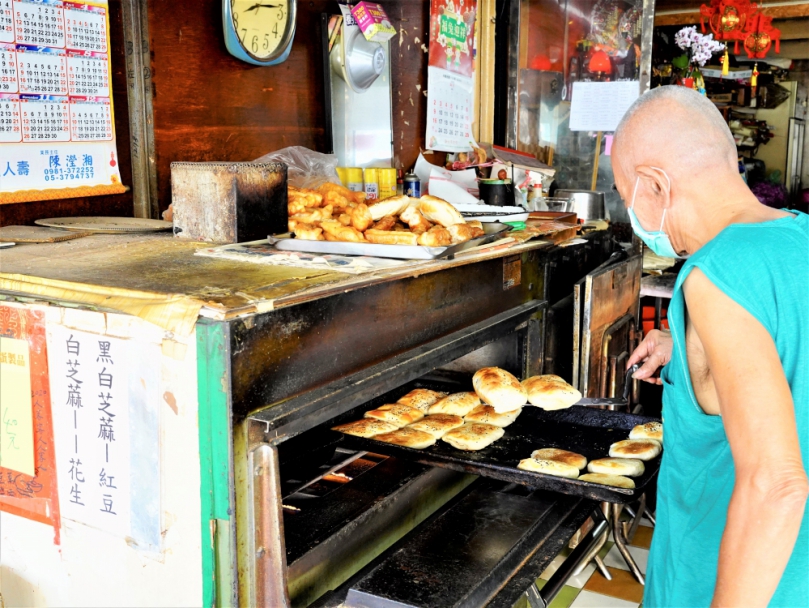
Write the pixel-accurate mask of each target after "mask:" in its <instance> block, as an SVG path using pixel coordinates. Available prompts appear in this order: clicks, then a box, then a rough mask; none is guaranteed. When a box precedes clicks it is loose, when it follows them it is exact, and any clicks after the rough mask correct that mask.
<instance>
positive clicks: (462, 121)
mask: <svg viewBox="0 0 809 608" xmlns="http://www.w3.org/2000/svg"><path fill="white" fill-rule="evenodd" d="M476 13H477V2H476V0H467V1H466V2H461V1H458V2H453V1H452V0H431V5H430V48H429V50H430V56H429V67H428V70H427V104H428V105H427V135H426V139H427V148H429V149H430V150H442V151H445V152H463V151H466V150H471V143H472V107H473V84H474V76H475V52H476V50H475V18H476Z"/></svg>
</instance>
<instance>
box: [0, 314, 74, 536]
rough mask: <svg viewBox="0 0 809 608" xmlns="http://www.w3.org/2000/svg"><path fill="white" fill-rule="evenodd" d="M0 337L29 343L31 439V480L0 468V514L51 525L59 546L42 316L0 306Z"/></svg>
mask: <svg viewBox="0 0 809 608" xmlns="http://www.w3.org/2000/svg"><path fill="white" fill-rule="evenodd" d="M0 336H2V337H3V338H11V339H13V340H25V341H26V342H27V343H28V357H29V361H30V372H31V408H32V414H33V435H34V436H33V446H34V475H33V476H31V475H27V474H25V473H22V472H20V471H16V470H13V469H9V468H3V467H0V511H6V512H8V513H13V514H15V515H19V516H20V517H27V518H28V519H33V520H34V521H38V522H41V523H44V524H50V525H52V526H53V529H54V543H56V544H59V527H60V521H59V495H58V488H57V484H56V458H55V451H54V443H53V419H52V417H51V395H50V381H49V375H48V350H47V343H46V339H45V314H44V313H43V312H40V311H35V310H29V309H26V308H16V307H11V306H0Z"/></svg>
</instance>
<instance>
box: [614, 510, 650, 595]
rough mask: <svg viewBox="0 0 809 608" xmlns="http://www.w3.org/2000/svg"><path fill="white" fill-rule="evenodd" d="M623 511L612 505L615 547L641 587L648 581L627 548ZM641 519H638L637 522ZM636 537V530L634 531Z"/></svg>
mask: <svg viewBox="0 0 809 608" xmlns="http://www.w3.org/2000/svg"><path fill="white" fill-rule="evenodd" d="M621 509H622V505H618V504H613V505H611V509H610V511H611V513H610V515H611V519H612V535H613V537H614V538H615V546H616V547H618V551H620V552H621V555H622V556H623V558H624V561H625V562H626V565H627V566H629V571H630V572H632V575H633V576H634V577H635V578H636V579H637V581H638V582H639V583H640V584H641V585H645V584H646V579H645V578H644V577H643V573H642V572H641V571H640V568H638V564H636V563H635V559H634V558H633V557H632V554H631V553H629V549H627V547H626V542H627V541H626V537H625V536H624V527H623V526H622V525H621ZM637 519H639V518H636V520H637ZM633 528H635V529H637V525H635V526H633ZM632 533H633V535H634V529H633V530H632Z"/></svg>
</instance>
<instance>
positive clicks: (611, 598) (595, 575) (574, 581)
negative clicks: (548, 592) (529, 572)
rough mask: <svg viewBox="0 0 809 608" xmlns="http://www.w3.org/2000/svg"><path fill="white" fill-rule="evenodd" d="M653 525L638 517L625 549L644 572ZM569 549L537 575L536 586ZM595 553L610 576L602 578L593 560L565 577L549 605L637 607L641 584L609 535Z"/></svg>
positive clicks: (561, 607)
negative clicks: (602, 546)
mask: <svg viewBox="0 0 809 608" xmlns="http://www.w3.org/2000/svg"><path fill="white" fill-rule="evenodd" d="M652 531H653V528H652V527H651V524H650V523H649V522H648V521H647V520H646V519H642V520H641V523H640V526H639V527H638V531H637V532H636V534H635V537H634V538H633V539H632V543H631V544H630V547H629V552H630V553H631V554H632V557H634V558H635V562H637V564H638V567H639V568H640V570H641V572H644V573H645V572H646V562H647V559H648V556H649V544H650V543H651V540H652ZM568 553H569V550H565V551H563V552H562V554H561V555H559V556H558V557H557V558H556V559H554V560H553V561H552V562H551V565H550V566H548V568H547V569H546V570H545V572H543V573H542V574H541V575H540V578H539V581H537V586H538V587H540V588H542V587H543V586H544V585H545V583H546V582H547V581H548V579H549V578H550V577H551V575H553V573H554V572H556V569H557V568H558V567H559V565H560V564H561V563H562V562H563V561H564V559H565V557H567V555H568ZM599 555H600V556H601V559H603V560H604V564H605V565H606V566H607V569H608V570H609V572H610V574H611V575H612V580H611V581H608V580H607V579H605V578H604V577H603V576H602V575H601V573H600V572H598V570H596V567H595V565H594V564H590V565H588V566H587V568H585V569H584V571H583V572H582V573H581V574H580V575H579V576H576V577H573V578H571V579H570V580H568V582H567V584H566V585H565V586H564V587H562V590H561V591H560V592H559V593H558V594H557V596H556V597H555V598H554V600H553V601H552V602H551V603H550V606H549V608H638V607H639V606H640V605H641V602H642V601H643V585H641V584H640V583H638V582H637V581H636V580H635V578H634V577H633V576H632V574H631V573H630V572H629V567H628V566H627V565H626V562H625V561H624V558H623V557H621V554H620V553H619V552H618V547H616V546H615V543H614V542H613V541H612V537H611V536H610V538H609V540H608V541H607V544H606V545H604V548H603V549H602V550H601V551H600V553H599Z"/></svg>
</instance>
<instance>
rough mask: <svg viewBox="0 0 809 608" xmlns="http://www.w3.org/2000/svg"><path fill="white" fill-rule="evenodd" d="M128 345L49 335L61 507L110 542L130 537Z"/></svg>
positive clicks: (71, 333)
mask: <svg viewBox="0 0 809 608" xmlns="http://www.w3.org/2000/svg"><path fill="white" fill-rule="evenodd" d="M127 348H128V341H126V340H119V339H115V338H109V337H106V336H99V335H95V334H89V333H85V332H80V331H76V330H71V329H68V328H65V327H61V326H56V327H49V328H48V366H49V369H50V381H51V399H52V401H51V403H52V408H53V427H54V439H55V442H56V467H57V473H58V474H57V478H58V480H59V482H58V483H59V508H60V509H61V513H62V517H66V518H68V519H72V520H74V521H78V522H81V523H83V524H86V525H88V526H93V527H95V528H100V529H102V530H106V531H107V532H110V533H113V534H115V535H116V536H129V531H130V479H131V472H130V422H129V388H128V385H129V382H128V377H127V376H128V374H127V371H128V369H129V364H128V361H127Z"/></svg>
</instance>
